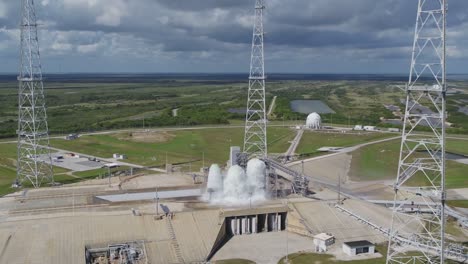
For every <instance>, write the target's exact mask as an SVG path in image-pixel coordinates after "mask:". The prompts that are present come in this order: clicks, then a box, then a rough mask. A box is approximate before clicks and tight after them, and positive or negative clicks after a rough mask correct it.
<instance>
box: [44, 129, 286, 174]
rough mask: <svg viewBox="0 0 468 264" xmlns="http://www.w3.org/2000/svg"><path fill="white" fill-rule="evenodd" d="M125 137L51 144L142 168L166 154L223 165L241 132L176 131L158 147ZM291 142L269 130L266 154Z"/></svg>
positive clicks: (175, 158)
mask: <svg viewBox="0 0 468 264" xmlns="http://www.w3.org/2000/svg"><path fill="white" fill-rule="evenodd" d="M125 136H126V135H94V136H84V137H81V138H79V139H78V140H74V141H66V140H59V139H56V140H52V141H51V144H52V146H54V147H56V148H60V149H66V150H69V151H74V152H78V153H84V154H88V155H92V156H97V157H103V158H110V157H112V154H113V153H124V154H126V155H127V156H128V162H130V163H135V164H139V165H143V166H161V165H163V164H164V163H165V159H166V153H167V158H168V162H169V163H182V162H188V161H193V160H201V159H202V157H203V154H204V156H205V161H206V163H207V164H209V163H219V164H224V163H225V162H226V161H227V160H228V159H229V147H230V146H241V145H242V142H243V137H244V129H242V128H220V129H204V130H180V131H174V132H169V139H168V140H167V141H166V142H159V143H146V142H135V141H132V140H130V139H127V137H125ZM293 138H294V132H293V131H292V130H290V129H289V128H282V127H272V128H269V129H268V142H269V144H268V145H269V146H268V147H269V152H270V153H283V152H285V151H286V150H287V149H288V147H289V143H288V142H289V141H291V140H292V139H293ZM197 164H198V163H197ZM200 164H201V163H200Z"/></svg>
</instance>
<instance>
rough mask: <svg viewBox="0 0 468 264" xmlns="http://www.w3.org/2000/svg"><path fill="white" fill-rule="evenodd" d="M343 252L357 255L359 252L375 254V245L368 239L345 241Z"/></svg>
mask: <svg viewBox="0 0 468 264" xmlns="http://www.w3.org/2000/svg"><path fill="white" fill-rule="evenodd" d="M343 252H344V253H346V254H347V255H348V256H356V255H359V254H374V253H375V245H374V244H373V243H371V242H369V241H367V240H359V241H351V242H344V243H343Z"/></svg>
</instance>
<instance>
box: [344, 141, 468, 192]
mask: <svg viewBox="0 0 468 264" xmlns="http://www.w3.org/2000/svg"><path fill="white" fill-rule="evenodd" d="M455 146H457V148H455ZM458 146H468V141H460V140H456V141H455V140H448V143H447V151H449V152H457V150H458V152H457V153H461V154H463V153H462V152H461V151H462V149H461V148H458ZM399 151H400V140H393V141H389V142H384V143H380V144H375V145H370V146H366V147H364V148H361V149H359V150H357V151H354V152H353V153H352V155H353V158H352V162H351V171H350V176H351V178H352V179H353V180H359V181H371V180H391V179H395V177H396V174H397V169H398V157H399ZM464 151H465V152H466V151H467V150H464ZM466 171H468V165H465V164H461V163H458V162H455V161H450V160H449V161H447V172H446V173H447V174H446V186H447V188H449V189H453V188H464V187H468V176H467V174H466ZM408 184H409V185H412V186H418V185H424V184H425V179H423V178H422V177H413V178H412V179H410V181H409V182H408Z"/></svg>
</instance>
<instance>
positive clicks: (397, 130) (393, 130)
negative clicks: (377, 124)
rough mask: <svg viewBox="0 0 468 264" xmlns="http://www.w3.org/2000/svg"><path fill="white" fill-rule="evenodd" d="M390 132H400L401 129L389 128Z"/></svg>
mask: <svg viewBox="0 0 468 264" xmlns="http://www.w3.org/2000/svg"><path fill="white" fill-rule="evenodd" d="M388 132H400V129H399V128H389V129H388Z"/></svg>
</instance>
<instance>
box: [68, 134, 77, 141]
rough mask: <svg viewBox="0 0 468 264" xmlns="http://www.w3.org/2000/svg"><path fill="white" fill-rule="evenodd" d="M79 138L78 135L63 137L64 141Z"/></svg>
mask: <svg viewBox="0 0 468 264" xmlns="http://www.w3.org/2000/svg"><path fill="white" fill-rule="evenodd" d="M79 137H80V136H79V135H78V134H69V135H67V136H66V137H65V140H75V139H78V138H79Z"/></svg>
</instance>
